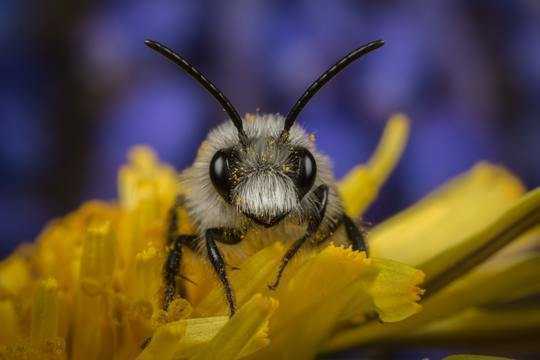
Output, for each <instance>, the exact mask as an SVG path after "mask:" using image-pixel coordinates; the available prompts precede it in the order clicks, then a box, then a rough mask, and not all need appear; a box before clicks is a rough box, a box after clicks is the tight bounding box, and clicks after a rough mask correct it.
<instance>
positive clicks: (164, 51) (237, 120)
mask: <svg viewBox="0 0 540 360" xmlns="http://www.w3.org/2000/svg"><path fill="white" fill-rule="evenodd" d="M144 43H145V44H146V46H148V47H149V48H150V49H152V50H155V51H157V52H158V53H160V54H161V55H163V56H165V57H166V58H167V59H169V60H171V61H172V62H173V63H175V64H176V65H178V66H180V67H181V68H182V69H183V70H184V71H185V72H187V73H188V74H189V75H190V76H191V77H192V78H194V79H195V80H197V82H198V83H199V84H201V85H202V86H203V87H204V88H205V89H206V91H208V92H209V93H210V94H211V95H212V96H213V97H214V98H215V99H216V100H217V101H218V102H219V103H220V104H221V107H223V110H225V112H226V113H227V115H229V117H230V118H231V120H232V122H233V124H234V126H235V127H236V129H237V130H238V137H239V138H240V142H241V143H242V145H244V146H245V145H246V144H247V136H246V133H245V132H244V127H243V125H242V118H241V117H240V115H239V114H238V111H236V109H235V108H234V106H233V105H232V104H231V102H230V101H229V99H227V97H225V95H224V94H223V93H222V92H221V91H220V90H219V89H218V88H217V87H216V86H215V85H214V84H213V83H212V82H211V81H210V80H208V78H207V77H206V76H204V75H203V74H202V73H201V72H200V71H199V70H197V69H196V68H195V67H194V66H193V65H191V64H190V63H189V62H188V61H187V60H186V59H184V58H183V57H182V56H180V55H179V54H177V53H176V52H174V51H173V50H171V49H169V48H168V47H166V46H165V45H163V44H160V43H159V42H157V41H154V40H145V42H144Z"/></svg>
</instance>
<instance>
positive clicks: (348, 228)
mask: <svg viewBox="0 0 540 360" xmlns="http://www.w3.org/2000/svg"><path fill="white" fill-rule="evenodd" d="M341 222H342V223H343V226H344V227H345V232H346V233H347V239H348V240H349V242H350V243H351V245H352V249H353V250H355V251H365V252H367V250H368V249H367V246H366V239H365V235H364V233H363V232H362V230H361V229H359V228H358V226H357V225H356V224H355V223H354V221H353V219H351V218H350V217H349V216H348V215H345V214H343V217H342V218H341Z"/></svg>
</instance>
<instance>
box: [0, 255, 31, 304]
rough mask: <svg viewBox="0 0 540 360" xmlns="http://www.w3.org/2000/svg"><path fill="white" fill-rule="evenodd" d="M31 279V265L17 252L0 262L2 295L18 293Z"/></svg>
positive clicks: (0, 293)
mask: <svg viewBox="0 0 540 360" xmlns="http://www.w3.org/2000/svg"><path fill="white" fill-rule="evenodd" d="M30 280H31V275H30V267H29V266H28V262H27V261H25V260H24V258H23V257H22V256H19V255H17V254H15V255H13V256H11V257H9V258H8V259H6V260H3V261H2V262H0V296H6V295H16V294H19V293H20V292H21V290H22V289H23V288H24V287H25V286H27V284H28V283H29V282H30Z"/></svg>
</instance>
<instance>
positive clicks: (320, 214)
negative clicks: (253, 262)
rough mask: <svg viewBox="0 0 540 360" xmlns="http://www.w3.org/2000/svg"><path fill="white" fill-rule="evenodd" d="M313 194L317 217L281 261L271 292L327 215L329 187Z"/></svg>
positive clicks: (309, 223)
mask: <svg viewBox="0 0 540 360" xmlns="http://www.w3.org/2000/svg"><path fill="white" fill-rule="evenodd" d="M313 193H314V195H315V199H316V204H317V214H316V217H315V218H313V219H311V220H310V221H309V222H308V226H307V230H306V233H305V234H304V236H302V237H301V238H300V239H298V240H296V241H295V242H294V243H293V244H292V245H291V247H290V248H289V250H287V252H286V253H285V255H284V256H283V258H282V259H281V264H280V265H279V269H278V273H277V276H276V279H275V280H274V282H273V283H272V284H270V285H268V287H269V288H270V290H275V289H276V288H277V287H278V285H279V281H280V280H281V276H282V275H283V271H285V268H286V267H287V264H288V263H289V261H290V260H291V259H292V258H293V257H294V256H295V255H296V254H297V253H298V250H300V248H301V247H302V245H303V244H304V243H305V242H306V240H307V239H309V238H310V237H311V236H313V235H315V233H316V232H317V229H318V228H319V225H320V224H321V222H322V220H323V219H324V214H325V213H326V203H327V200H328V186H326V185H320V186H319V187H318V188H317V189H315V190H314V191H313Z"/></svg>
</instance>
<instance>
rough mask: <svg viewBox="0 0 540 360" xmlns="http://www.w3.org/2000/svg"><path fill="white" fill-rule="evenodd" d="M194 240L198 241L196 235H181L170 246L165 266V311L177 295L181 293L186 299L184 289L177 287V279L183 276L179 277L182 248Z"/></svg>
mask: <svg viewBox="0 0 540 360" xmlns="http://www.w3.org/2000/svg"><path fill="white" fill-rule="evenodd" d="M194 239H196V236H195V235H179V236H177V237H176V239H175V240H174V241H173V243H172V244H171V245H169V250H168V251H169V252H168V254H167V259H166V260H165V263H164V264H163V278H164V283H165V290H164V296H163V310H167V308H168V307H169V304H170V303H171V302H172V301H173V300H174V297H175V296H176V294H177V293H179V294H180V296H182V297H185V294H184V292H185V291H184V289H183V287H180V289H178V286H177V283H178V282H177V279H178V277H179V276H181V275H179V271H180V263H181V261H182V246H186V245H187V244H188V243H190V242H192V241H193V240H194Z"/></svg>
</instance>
